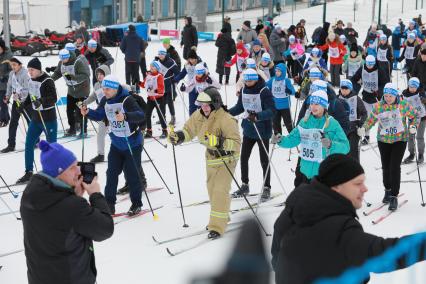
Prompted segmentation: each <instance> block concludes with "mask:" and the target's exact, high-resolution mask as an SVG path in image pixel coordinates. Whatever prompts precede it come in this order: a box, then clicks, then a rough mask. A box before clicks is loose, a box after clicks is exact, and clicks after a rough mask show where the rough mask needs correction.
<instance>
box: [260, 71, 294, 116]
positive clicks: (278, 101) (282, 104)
mask: <svg viewBox="0 0 426 284" xmlns="http://www.w3.org/2000/svg"><path fill="white" fill-rule="evenodd" d="M275 69H279V70H280V71H281V76H280V77H277V76H274V77H272V78H271V79H270V80H269V81H268V83H266V86H267V87H268V88H269V90H271V92H272V95H273V94H274V90H273V88H272V83H273V82H274V80H275V81H282V80H285V92H286V94H288V95H291V96H294V94H295V92H296V91H295V90H294V87H293V85H292V84H291V81H290V79H288V78H286V73H287V70H286V67H285V65H284V64H283V63H279V64H278V65H277V66H276V67H275ZM273 99H274V103H275V109H277V110H280V109H288V108H290V105H291V101H290V97H286V98H276V97H273Z"/></svg>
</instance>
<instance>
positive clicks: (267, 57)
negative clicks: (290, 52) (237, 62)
mask: <svg viewBox="0 0 426 284" xmlns="http://www.w3.org/2000/svg"><path fill="white" fill-rule="evenodd" d="M261 60H262V61H264V62H271V55H270V54H269V53H267V52H265V53H264V54H262V59H261Z"/></svg>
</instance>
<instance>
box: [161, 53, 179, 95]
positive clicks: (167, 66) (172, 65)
mask: <svg viewBox="0 0 426 284" xmlns="http://www.w3.org/2000/svg"><path fill="white" fill-rule="evenodd" d="M155 60H157V61H158V62H159V63H160V65H162V66H161V69H160V70H158V71H159V72H160V73H161V74H163V76H164V85H165V87H166V88H165V91H164V92H165V93H171V91H172V85H173V82H174V77H175V76H177V75H179V71H180V70H179V68H178V66H177V65H176V62H175V61H174V60H173V59H171V58H170V56H169V55H166V56H165V57H164V60H160V58H159V57H155Z"/></svg>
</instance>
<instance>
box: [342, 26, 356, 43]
mask: <svg viewBox="0 0 426 284" xmlns="http://www.w3.org/2000/svg"><path fill="white" fill-rule="evenodd" d="M344 32H345V33H344V35H345V36H346V39H347V40H348V43H349V45H351V44H352V43H357V38H358V32H357V31H356V30H355V29H354V28H345V29H344Z"/></svg>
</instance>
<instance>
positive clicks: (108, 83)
mask: <svg viewBox="0 0 426 284" xmlns="http://www.w3.org/2000/svg"><path fill="white" fill-rule="evenodd" d="M119 87H120V81H119V80H118V78H117V77H115V76H114V75H108V76H105V78H104V80H103V81H102V88H109V89H114V90H118V88H119Z"/></svg>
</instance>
